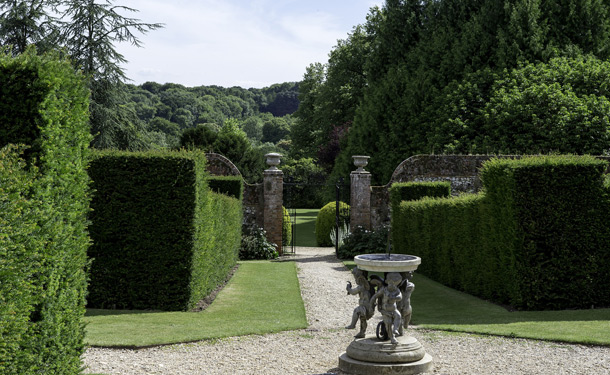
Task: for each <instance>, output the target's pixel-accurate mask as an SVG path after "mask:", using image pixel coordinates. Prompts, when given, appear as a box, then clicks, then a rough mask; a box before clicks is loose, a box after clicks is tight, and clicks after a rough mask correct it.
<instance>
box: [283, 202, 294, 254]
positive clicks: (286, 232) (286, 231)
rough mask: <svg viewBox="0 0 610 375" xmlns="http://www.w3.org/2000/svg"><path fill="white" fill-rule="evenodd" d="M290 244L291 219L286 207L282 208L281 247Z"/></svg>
mask: <svg viewBox="0 0 610 375" xmlns="http://www.w3.org/2000/svg"><path fill="white" fill-rule="evenodd" d="M291 244H292V219H291V218H290V213H289V212H288V210H287V209H286V207H284V206H282V246H289V245H291Z"/></svg>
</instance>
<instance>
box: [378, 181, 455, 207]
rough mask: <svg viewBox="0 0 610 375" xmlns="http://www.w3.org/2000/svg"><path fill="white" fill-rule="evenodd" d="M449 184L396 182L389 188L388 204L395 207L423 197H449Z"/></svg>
mask: <svg viewBox="0 0 610 375" xmlns="http://www.w3.org/2000/svg"><path fill="white" fill-rule="evenodd" d="M450 196H451V183H449V182H396V183H393V184H392V186H391V187H390V204H391V206H392V208H394V207H397V206H398V205H399V204H400V202H402V201H413V200H417V199H421V198H423V197H439V198H440V197H450Z"/></svg>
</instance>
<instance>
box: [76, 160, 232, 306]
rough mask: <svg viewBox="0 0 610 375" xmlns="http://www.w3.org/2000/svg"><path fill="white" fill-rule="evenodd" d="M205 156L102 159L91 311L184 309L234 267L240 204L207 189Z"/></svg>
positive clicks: (94, 217)
mask: <svg viewBox="0 0 610 375" xmlns="http://www.w3.org/2000/svg"><path fill="white" fill-rule="evenodd" d="M205 162H206V160H205V155H204V154H203V153H202V152H149V153H128V152H101V153H98V154H97V155H96V158H95V159H94V160H93V162H92V163H91V168H90V169H89V173H90V175H91V178H92V180H93V187H94V188H95V190H96V194H95V196H94V199H93V201H92V204H91V205H92V208H93V212H92V213H91V216H90V219H91V221H92V223H91V231H90V232H91V237H92V238H93V240H94V244H93V246H92V247H91V248H90V251H89V254H90V257H91V258H93V263H92V266H91V283H90V296H89V300H88V302H89V306H91V307H101V308H114V307H116V308H125V309H161V310H188V309H190V308H192V307H193V306H194V305H195V304H196V303H197V302H199V300H201V299H202V298H204V297H205V296H206V295H207V294H208V293H209V292H211V291H212V290H213V289H214V288H216V286H217V284H218V283H220V282H222V281H223V280H224V279H225V277H226V275H227V273H228V272H229V271H230V269H231V268H232V267H233V266H234V265H235V264H236V262H237V256H238V251H239V241H240V239H241V221H242V208H241V201H239V200H237V199H235V198H232V197H228V196H226V195H223V194H217V193H214V192H212V191H210V190H209V189H208V183H207V172H206V170H205Z"/></svg>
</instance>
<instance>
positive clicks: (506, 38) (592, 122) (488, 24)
mask: <svg viewBox="0 0 610 375" xmlns="http://www.w3.org/2000/svg"><path fill="white" fill-rule="evenodd" d="M609 7H610V5H608V4H606V3H604V2H601V1H588V0H587V1H585V0H583V1H576V2H575V1H567V0H566V1H563V0H562V1H559V2H557V1H542V0H534V1H530V0H527V1H526V0H507V1H505V2H503V3H502V4H498V2H497V1H493V0H483V1H478V0H476V1H475V0H442V1H417V0H406V1H404V0H392V1H386V2H385V3H384V5H383V7H382V8H381V9H380V8H376V7H375V8H372V9H371V11H370V13H369V15H368V17H367V20H366V22H365V23H364V25H363V26H359V27H356V28H355V29H354V32H353V34H351V35H350V36H349V38H348V39H347V40H345V41H340V42H339V43H338V45H337V46H336V47H335V48H334V49H333V50H332V51H331V53H330V55H329V56H330V57H329V61H328V64H326V65H322V64H318V65H312V66H310V67H309V68H308V69H307V71H306V72H305V75H304V80H303V83H302V84H301V87H300V90H301V93H300V95H301V98H300V99H301V105H300V107H299V110H298V111H297V113H296V117H297V122H296V123H295V126H293V128H292V130H291V131H292V135H291V136H292V140H293V146H294V147H295V150H294V151H295V152H298V153H301V155H304V156H313V155H315V153H316V152H317V151H318V150H319V149H320V146H323V145H324V144H325V141H326V140H327V139H328V136H329V134H330V129H332V126H342V125H348V126H350V129H349V132H348V135H347V141H346V142H345V143H344V144H341V147H340V149H341V153H340V155H339V156H338V157H337V158H336V159H333V160H334V161H335V164H334V169H333V172H332V174H331V175H332V176H333V178H337V177H339V176H343V175H346V174H347V173H349V170H350V168H351V155H371V156H373V157H372V158H371V161H370V164H369V168H370V170H373V171H375V173H374V175H373V181H372V183H373V184H383V183H386V182H387V181H388V179H389V178H390V176H391V174H392V172H393V171H394V168H395V167H396V165H398V163H400V162H401V161H402V160H404V159H405V158H407V157H409V156H412V155H416V154H421V153H424V154H429V153H508V152H511V153H520V154H522V153H537V152H564V153H565V152H570V153H594V154H601V153H602V152H605V151H607V149H608V147H607V144H608V139H607V137H608V131H607V129H608V125H607V124H608V120H607V118H606V117H607V113H608V109H609V108H608V103H607V95H606V94H604V93H603V92H604V91H605V90H606V89H605V87H606V84H605V83H604V81H603V77H604V76H605V75H606V73H604V71H605V70H606V69H607V68H606V67H605V66H604V65H605V63H601V62H602V61H605V60H607V58H608V56H609V53H610V48H608V47H609V46H610V21H609V18H608V17H607V15H608V14H609V9H610V8H609ZM576 30H578V31H576ZM583 56H586V57H583ZM589 56H594V58H593V57H589ZM555 58H559V59H558V60H553V59H555ZM595 58H596V59H599V60H597V61H596V60H595ZM570 59H571V60H570ZM528 62H531V65H530V64H529V63H528ZM547 64H548V65H547ZM570 72H573V73H570ZM563 73H566V74H563ZM563 77H565V78H563ZM578 87H583V88H584V90H582V89H580V88H578ZM376 155H383V157H375V156H376Z"/></svg>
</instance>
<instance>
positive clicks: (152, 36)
mask: <svg viewBox="0 0 610 375" xmlns="http://www.w3.org/2000/svg"><path fill="white" fill-rule="evenodd" d="M117 2H118V3H121V4H124V5H127V6H130V7H133V8H135V9H140V11H141V12H140V13H136V14H135V17H137V18H141V19H142V20H143V21H145V22H162V23H165V28H164V29H160V30H154V31H151V32H150V33H148V34H146V35H143V36H142V37H141V39H142V41H143V42H144V48H139V49H138V48H135V47H131V46H126V45H122V46H120V47H119V49H120V51H121V52H122V53H123V54H124V55H125V57H126V58H127V59H128V60H129V63H128V64H127V65H126V70H127V74H128V76H129V77H131V78H132V79H133V80H134V81H135V82H136V83H142V82H144V81H146V80H151V81H156V82H161V83H163V82H176V83H182V84H184V85H187V86H197V85H210V84H217V85H221V86H233V85H241V86H244V87H250V86H254V87H261V86H266V85H269V84H272V83H279V82H285V81H298V80H300V79H301V78H302V75H303V73H304V72H305V68H306V67H307V66H308V65H309V64H310V63H313V62H325V61H326V60H327V58H328V53H329V52H330V50H331V48H332V47H333V46H334V45H336V42H337V39H340V38H344V37H346V35H347V32H349V31H350V30H351V28H352V26H354V25H355V24H357V23H363V22H364V21H365V16H366V10H367V9H368V4H369V3H371V2H370V1H369V0H360V1H359V2H360V3H363V4H367V6H366V9H364V8H365V7H363V6H362V8H363V11H362V15H361V19H358V20H356V21H355V22H353V23H351V24H350V25H347V26H346V25H341V22H340V21H341V18H342V17H340V14H337V9H335V8H336V7H330V6H325V5H324V3H323V2H320V3H321V4H315V3H316V2H315V1H313V3H304V2H302V1H293V0H290V1H269V0H257V1H250V2H240V1H236V0H232V1H219V0H202V1H185V0H177V1H166V0H163V1H161V0H147V1H144V0H124V1H121V0H118V1H117ZM340 2H341V3H343V4H354V3H353V0H349V1H345V0H342V1H340ZM244 3H245V4H247V5H245V4H244ZM361 5H362V4H361ZM343 22H344V21H343Z"/></svg>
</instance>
